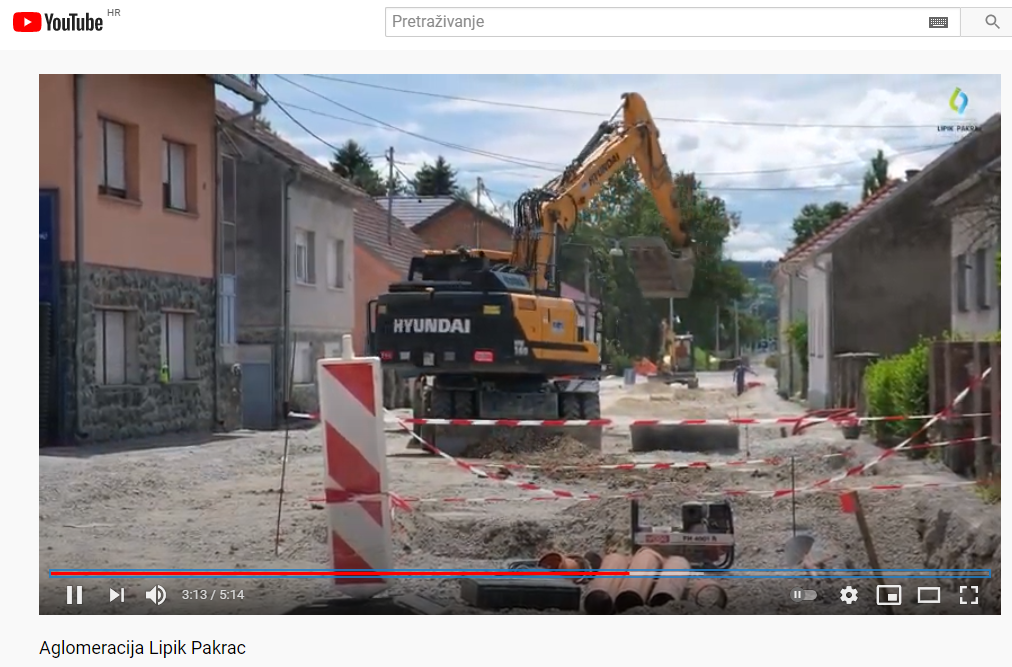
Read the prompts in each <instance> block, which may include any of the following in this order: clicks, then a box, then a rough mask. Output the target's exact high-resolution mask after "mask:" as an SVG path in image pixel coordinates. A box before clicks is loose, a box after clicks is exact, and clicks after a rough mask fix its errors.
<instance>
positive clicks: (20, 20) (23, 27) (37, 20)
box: [14, 12, 42, 32]
mask: <svg viewBox="0 0 1012 667" xmlns="http://www.w3.org/2000/svg"><path fill="white" fill-rule="evenodd" d="M40 30H42V14H40V13H39V12H14V32H39V31H40Z"/></svg>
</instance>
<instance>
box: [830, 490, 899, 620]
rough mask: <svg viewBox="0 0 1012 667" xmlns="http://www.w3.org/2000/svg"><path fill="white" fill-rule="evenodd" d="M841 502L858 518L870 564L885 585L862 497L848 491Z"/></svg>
mask: <svg viewBox="0 0 1012 667" xmlns="http://www.w3.org/2000/svg"><path fill="white" fill-rule="evenodd" d="M840 501H841V504H844V505H845V506H846V508H847V510H846V511H847V512H849V513H852V514H853V515H854V518H856V519H857V529H858V531H860V533H861V541H862V542H864V550H865V552H866V553H867V554H868V564H869V565H871V569H872V572H873V573H874V575H875V579H876V580H877V581H878V584H879V586H885V585H886V581H885V576H884V575H883V573H882V564H881V562H880V561H879V559H878V551H877V550H876V549H875V543H874V542H873V541H872V539H871V529H870V528H869V527H868V519H867V518H866V517H865V515H864V508H863V507H862V506H861V497H860V496H859V495H858V493H857V491H847V492H845V493H844V494H843V497H841V499H840ZM886 610H887V611H888V612H889V613H890V614H892V613H893V608H892V607H891V606H887V607H886Z"/></svg>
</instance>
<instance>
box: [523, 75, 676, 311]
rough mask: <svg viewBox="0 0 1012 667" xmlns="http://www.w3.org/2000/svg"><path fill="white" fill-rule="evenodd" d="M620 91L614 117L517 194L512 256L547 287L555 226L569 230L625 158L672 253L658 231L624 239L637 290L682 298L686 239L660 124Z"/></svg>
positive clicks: (539, 286) (632, 96)
mask: <svg viewBox="0 0 1012 667" xmlns="http://www.w3.org/2000/svg"><path fill="white" fill-rule="evenodd" d="M622 99H623V103H622V108H621V114H622V119H621V121H618V122H615V121H614V120H613V121H612V122H609V123H604V124H602V125H601V127H600V128H599V129H598V131H597V133H596V134H595V135H594V137H593V138H592V139H591V140H590V142H588V144H587V146H586V147H585V148H584V149H583V151H581V153H580V155H579V156H578V157H577V159H576V160H574V162H573V164H572V165H571V166H570V167H569V168H567V169H566V171H565V172H564V173H563V174H562V175H561V176H560V177H558V178H556V179H555V180H553V181H552V182H550V183H548V184H547V185H546V186H545V187H544V188H543V189H541V190H539V191H534V192H533V193H528V195H532V196H530V197H528V199H527V200H526V201H521V202H518V205H517V215H516V218H517V223H518V228H517V235H516V238H515V243H514V248H513V257H512V263H513V264H514V265H515V266H521V267H525V268H527V269H528V270H529V272H530V273H531V274H532V278H533V282H534V284H535V289H538V290H544V289H547V287H548V280H549V275H548V273H549V267H550V265H551V263H552V249H553V245H554V243H555V241H556V239H557V237H558V232H559V230H562V231H566V232H568V231H570V230H571V229H572V228H573V226H574V225H575V224H576V221H577V216H578V214H579V212H580V211H581V210H583V209H584V208H586V206H587V205H588V204H589V203H590V202H591V200H593V199H594V197H596V196H597V195H598V194H599V193H600V191H601V189H602V188H603V187H604V185H605V184H606V183H607V182H608V181H609V180H610V179H611V177H612V176H614V175H615V174H616V173H618V172H619V171H620V170H621V169H622V167H623V166H624V165H625V164H626V163H627V162H628V161H629V160H630V159H632V160H633V161H634V162H635V163H636V166H637V168H638V169H639V172H640V174H641V175H642V177H643V182H644V184H645V185H646V187H647V189H648V190H650V192H651V194H652V195H653V197H654V200H655V201H656V202H657V210H658V211H659V212H660V214H661V217H662V219H663V220H664V222H665V225H666V227H667V231H668V234H669V235H670V238H671V242H672V246H673V248H674V252H673V253H672V252H671V251H669V248H668V244H667V243H666V242H665V241H664V239H661V238H657V237H635V238H628V239H623V242H624V245H625V247H626V249H627V251H628V252H629V255H630V260H631V261H632V264H633V270H634V273H635V274H636V277H637V280H638V281H639V282H640V287H641V289H642V290H643V293H644V296H647V297H671V298H684V297H686V296H688V293H689V291H690V290H691V286H692V279H693V276H694V261H693V255H692V249H691V246H692V241H691V238H690V236H689V234H688V232H687V230H686V229H685V228H684V226H683V224H682V216H681V211H680V210H679V208H678V202H677V198H676V194H677V190H676V184H675V180H674V178H673V177H672V175H671V169H670V168H669V167H668V162H667V159H666V158H665V156H664V152H663V151H662V149H661V144H660V132H659V130H658V129H657V126H656V124H655V123H654V121H653V118H652V117H651V116H650V112H649V110H648V109H647V105H646V102H645V101H644V100H643V97H642V96H640V95H639V94H637V93H626V94H625V95H623V96H622ZM522 199H523V198H522ZM546 237H547V238H546Z"/></svg>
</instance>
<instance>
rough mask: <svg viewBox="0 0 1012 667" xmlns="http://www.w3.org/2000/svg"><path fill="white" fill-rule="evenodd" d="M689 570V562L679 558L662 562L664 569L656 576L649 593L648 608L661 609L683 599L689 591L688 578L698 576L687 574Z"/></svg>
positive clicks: (690, 567) (675, 557)
mask: <svg viewBox="0 0 1012 667" xmlns="http://www.w3.org/2000/svg"><path fill="white" fill-rule="evenodd" d="M690 569H692V566H691V565H689V561H687V560H685V559H684V558H682V557H681V556H672V557H670V558H668V559H667V560H666V561H664V569H663V570H661V572H660V573H659V574H658V575H657V580H656V581H654V589H653V591H651V593H650V606H651V607H663V606H664V605H666V604H668V603H670V602H675V601H677V600H681V599H683V598H684V597H685V593H686V591H688V589H689V577H695V576H698V575H697V574H696V573H694V572H688V570H690ZM678 570H683V571H682V572H678Z"/></svg>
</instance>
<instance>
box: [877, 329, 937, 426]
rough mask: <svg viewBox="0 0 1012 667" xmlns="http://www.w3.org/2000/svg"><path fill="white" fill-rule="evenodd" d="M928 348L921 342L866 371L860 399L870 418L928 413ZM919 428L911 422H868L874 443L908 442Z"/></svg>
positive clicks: (924, 342) (924, 341)
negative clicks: (894, 440) (901, 440)
mask: <svg viewBox="0 0 1012 667" xmlns="http://www.w3.org/2000/svg"><path fill="white" fill-rule="evenodd" d="M929 346H930V342H929V341H926V340H922V341H921V342H919V343H918V344H917V345H916V346H914V348H913V349H912V350H910V351H909V352H905V353H903V354H898V355H896V356H894V357H888V358H886V359H882V360H881V361H878V362H876V363H875V364H873V365H871V366H869V367H868V370H866V371H865V375H864V395H865V401H866V402H867V405H868V415H869V416H870V417H888V416H892V415H922V414H926V413H927V412H928V409H929V405H928V350H929ZM920 427H921V423H920V422H918V421H915V420H903V421H879V422H872V432H873V433H874V435H875V437H876V438H878V439H884V438H887V437H890V436H893V437H902V438H908V437H911V436H912V435H914V434H915V433H916V432H917V430H918V429H919V428H920Z"/></svg>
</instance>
